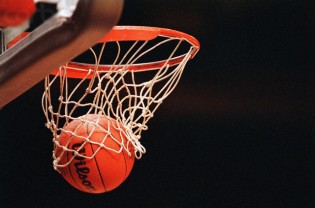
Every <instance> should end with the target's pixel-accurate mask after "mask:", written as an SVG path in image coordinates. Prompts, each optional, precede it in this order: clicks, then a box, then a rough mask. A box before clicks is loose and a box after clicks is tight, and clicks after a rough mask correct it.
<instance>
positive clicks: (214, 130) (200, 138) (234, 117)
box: [0, 0, 315, 208]
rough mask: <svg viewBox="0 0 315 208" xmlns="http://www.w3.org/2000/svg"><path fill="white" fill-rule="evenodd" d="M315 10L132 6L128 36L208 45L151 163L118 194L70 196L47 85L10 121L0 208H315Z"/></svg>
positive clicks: (153, 133) (171, 101)
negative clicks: (137, 33) (55, 160)
mask: <svg viewBox="0 0 315 208" xmlns="http://www.w3.org/2000/svg"><path fill="white" fill-rule="evenodd" d="M314 9H315V8H314V3H313V1H311V0H310V1H303V0H273V1H272V0H265V1H263V0H194V1H188V0H180V1H179V0H177V1H166V0H159V1H152V0H136V1H132V0H126V2H125V7H124V12H123V15H122V18H121V20H120V23H119V24H120V25H148V26H159V27H166V28H172V29H176V30H180V31H183V32H187V33H189V34H191V35H193V36H195V37H196V38H197V39H198V40H199V41H200V43H201V50H200V53H199V54H197V56H196V58H195V59H194V60H192V61H190V62H189V64H188V65H187V67H186V71H185V73H184V75H183V77H182V80H181V82H180V83H179V85H178V87H177V88H176V90H175V91H174V92H173V94H172V95H171V96H170V97H169V98H168V99H167V100H166V102H165V103H163V105H162V106H161V107H160V109H159V110H158V111H157V113H156V115H155V117H154V118H153V119H152V120H151V121H150V122H149V130H148V131H147V132H144V133H143V136H142V143H143V145H144V146H145V147H146V148H147V153H146V154H145V155H144V156H143V158H142V159H141V160H139V161H136V163H135V166H134V168H133V171H132V173H131V175H130V176H129V178H128V179H127V180H126V181H125V182H124V183H123V184H122V185H121V186H120V187H118V188H117V189H116V190H114V191H112V192H109V193H106V194H101V195H90V194H86V193H82V192H80V191H77V190H76V189H74V188H72V187H71V186H70V185H68V183H67V182H66V181H64V179H63V178H62V177H61V176H60V175H59V174H58V173H57V172H55V171H54V170H53V167H52V143H51V137H52V135H51V134H50V132H49V131H48V129H46V128H45V124H44V116H43V113H42V111H41V106H40V99H41V93H42V90H43V83H39V84H38V85H36V86H35V87H34V88H32V89H31V90H29V91H28V92H27V93H25V94H24V95H22V96H21V97H19V98H18V99H16V100H15V101H13V102H12V103H10V104H9V105H8V106H7V107H5V108H4V109H2V110H1V111H0V137H1V139H0V147H1V151H0V207H1V208H9V207H10V208H11V207H32V208H36V207H58V208H63V207H65V208H71V207H91V208H92V207H93V208H94V207H216V208H220V207H231V208H233V207H243V208H245V207H252V208H256V207H257V208H258V207H264V208H272V207H277V208H280V207H285V208H291V207H292V208H293V207H298V208H311V207H314V206H315V200H314V197H315V189H314V185H315V181H314V179H315V138H314V133H315V131H314V107H313V105H314V83H315V76H314V75H315V74H314V37H315V34H314V28H315V24H314V18H315V15H314V11H315V10H314ZM36 18H39V17H38V14H37V16H36ZM36 18H35V20H33V21H36Z"/></svg>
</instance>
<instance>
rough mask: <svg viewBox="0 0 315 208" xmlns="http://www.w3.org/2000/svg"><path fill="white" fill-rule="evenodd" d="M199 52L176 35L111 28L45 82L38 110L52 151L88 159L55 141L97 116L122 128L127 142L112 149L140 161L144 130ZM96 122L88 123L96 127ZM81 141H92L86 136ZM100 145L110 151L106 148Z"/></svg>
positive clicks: (184, 36) (189, 38) (188, 39)
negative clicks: (76, 124)
mask: <svg viewBox="0 0 315 208" xmlns="http://www.w3.org/2000/svg"><path fill="white" fill-rule="evenodd" d="M198 50H199V42H198V41H197V40H196V39H195V38H194V37H192V36H190V35H187V34H185V33H182V32H179V31H175V30H169V29H164V28H155V27H140V26H116V27H114V28H113V30H112V31H111V32H110V33H109V34H108V35H106V36H105V37H104V38H103V39H102V40H101V41H100V43H99V44H97V45H96V46H94V47H92V48H90V50H89V51H88V52H86V53H84V54H82V55H80V56H79V57H77V58H76V59H74V60H73V61H69V62H68V63H66V64H64V65H63V66H61V67H59V69H57V70H55V71H53V72H52V74H51V75H50V76H48V77H46V78H45V90H44V93H43V97H42V108H43V111H44V114H45V116H46V126H47V128H49V129H50V131H51V132H52V134H53V143H54V145H55V147H56V146H57V147H58V149H62V150H63V151H64V152H71V153H72V155H73V157H75V156H80V157H86V156H85V155H84V154H82V153H81V152H80V148H77V149H75V150H74V149H71V148H70V147H69V145H67V144H61V143H60V142H59V141H58V138H59V136H60V134H61V133H67V134H72V135H73V136H76V135H75V131H73V132H71V131H70V132H69V130H67V132H65V127H66V126H67V125H68V124H69V123H70V122H72V121H75V120H80V121H84V116H86V115H88V114H94V115H95V114H96V115H98V116H99V117H100V118H101V117H104V116H106V117H107V118H109V119H113V120H115V121H116V122H118V123H119V125H121V126H122V128H121V129H124V130H123V132H121V134H124V138H127V140H128V141H124V142H120V143H119V145H120V146H121V148H120V149H118V150H115V151H116V152H117V151H118V152H119V151H122V150H126V151H127V152H128V154H134V155H135V157H136V158H138V159H140V158H141V156H142V154H144V153H145V152H146V150H145V148H144V147H143V146H142V145H141V143H140V141H139V140H140V138H141V134H142V132H143V131H145V130H147V129H148V126H147V123H148V121H149V120H150V119H151V118H152V117H153V116H154V113H155V112H156V110H157V109H158V107H159V106H160V104H161V103H162V102H163V101H164V99H165V98H166V97H167V96H168V95H169V94H170V93H171V92H172V91H173V90H174V88H175V87H176V85H177V84H178V82H179V80H180V78H181V76H182V73H183V70H184V68H185V66H186V64H187V62H188V61H189V60H190V59H192V58H193V57H194V56H195V55H196V53H197V52H198ZM83 60H84V61H83ZM98 120H99V119H95V120H93V121H89V122H91V123H92V124H93V125H96V126H97V125H98V123H97V122H98ZM98 129H99V128H98ZM105 130H106V129H105ZM107 133H108V131H107ZM85 141H86V142H91V141H89V138H85ZM94 144H95V142H94V143H93V145H94ZM127 144H128V145H130V144H131V145H132V148H129V147H127V146H128V145H127ZM98 145H99V146H100V147H102V148H107V149H109V150H110V148H109V147H106V146H104V144H98ZM58 155H62V154H60V153H58ZM58 157H59V156H57V155H56V154H55V152H54V154H53V158H54V167H55V168H56V169H57V168H58V167H64V166H65V165H67V164H60V163H59V161H60V158H58ZM89 159H90V158H89Z"/></svg>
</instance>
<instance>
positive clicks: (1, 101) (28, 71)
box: [0, 0, 123, 108]
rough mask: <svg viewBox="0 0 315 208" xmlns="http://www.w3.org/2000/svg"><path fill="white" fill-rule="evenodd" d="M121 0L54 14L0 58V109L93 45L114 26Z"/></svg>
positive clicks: (86, 2)
mask: <svg viewBox="0 0 315 208" xmlns="http://www.w3.org/2000/svg"><path fill="white" fill-rule="evenodd" d="M122 7H123V0H80V1H79V2H78V5H77V7H76V10H75V12H74V14H73V15H72V16H71V17H70V18H65V17H60V16H58V15H55V16H53V17H51V18H50V19H48V20H47V21H45V22H44V23H43V24H42V25H40V26H39V27H38V28H36V29H35V30H34V31H33V32H32V33H30V34H29V35H28V36H26V37H25V38H24V39H22V40H21V41H19V42H18V43H17V44H16V45H14V46H13V47H12V48H9V49H8V50H6V51H5V52H4V53H2V54H1V55H0V108H2V107H4V106H5V105H6V104H7V103H9V102H10V101H12V100H14V99H15V98H16V97H18V96H19V95H21V94H22V93H24V92H25V91H27V90H28V89H30V88H31V87H32V86H34V85H35V84H36V83H38V82H39V81H41V80H42V79H44V78H45V76H47V75H48V74H49V73H50V72H51V71H52V70H53V69H56V68H57V67H59V66H60V65H62V64H64V63H65V62H67V61H69V60H71V59H73V58H74V57H76V56H77V55H79V54H81V53H83V52H84V51H85V50H87V49H88V48H89V47H91V46H92V45H94V44H96V43H97V42H98V41H99V40H100V39H101V38H102V37H104V36H105V34H107V33H108V32H109V31H110V30H111V28H112V27H113V26H114V25H116V24H117V22H118V20H119V18H120V15H121V12H122Z"/></svg>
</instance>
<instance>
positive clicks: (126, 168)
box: [123, 152, 128, 181]
mask: <svg viewBox="0 0 315 208" xmlns="http://www.w3.org/2000/svg"><path fill="white" fill-rule="evenodd" d="M123 156H124V161H125V178H124V181H125V180H126V179H127V170H128V167H127V166H128V165H127V160H126V156H125V152H123Z"/></svg>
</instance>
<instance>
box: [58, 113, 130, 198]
mask: <svg viewBox="0 0 315 208" xmlns="http://www.w3.org/2000/svg"><path fill="white" fill-rule="evenodd" d="M96 121H98V124H99V125H98V126H97V125H95V122H96ZM93 122H94V123H93ZM64 130H65V131H63V132H62V133H61V134H60V136H59V137H58V139H57V141H58V142H59V144H60V146H64V147H66V149H68V150H67V151H64V148H62V147H59V146H58V145H55V156H56V157H57V158H60V159H59V161H58V164H59V165H65V164H67V163H69V164H68V165H65V166H64V167H60V166H57V169H58V171H59V172H60V173H61V174H62V176H63V177H64V178H65V179H66V181H68V183H70V184H71V185H72V186H73V187H75V188H77V189H79V190H81V191H84V192H88V193H95V194H96V193H104V192H108V191H111V190H113V189H115V188H117V187H118V186H119V185H120V184H121V183H122V182H123V181H124V180H125V179H126V178H127V177H128V175H129V174H130V172H131V169H132V167H133V164H134V158H135V157H134V154H133V152H132V151H131V150H132V149H131V147H130V149H129V150H130V152H131V153H132V154H131V156H129V155H128V153H127V151H126V150H125V149H121V145H122V144H124V145H125V146H127V138H126V137H125V135H124V129H123V127H122V125H121V124H119V123H118V122H117V121H115V120H113V119H110V118H108V117H106V116H99V115H96V114H89V115H86V116H84V117H83V119H81V120H74V121H72V122H70V123H69V124H68V125H67V126H66V127H65V128H64ZM104 130H105V131H104ZM71 132H73V133H71ZM86 138H87V139H86ZM100 144H103V145H104V146H102V145H100ZM129 146H131V144H130V145H129ZM108 148H110V149H112V150H110V149H108ZM113 150H115V151H118V152H115V151H113ZM75 152H78V153H79V155H78V154H75ZM82 155H83V156H82ZM87 157H91V158H87Z"/></svg>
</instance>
